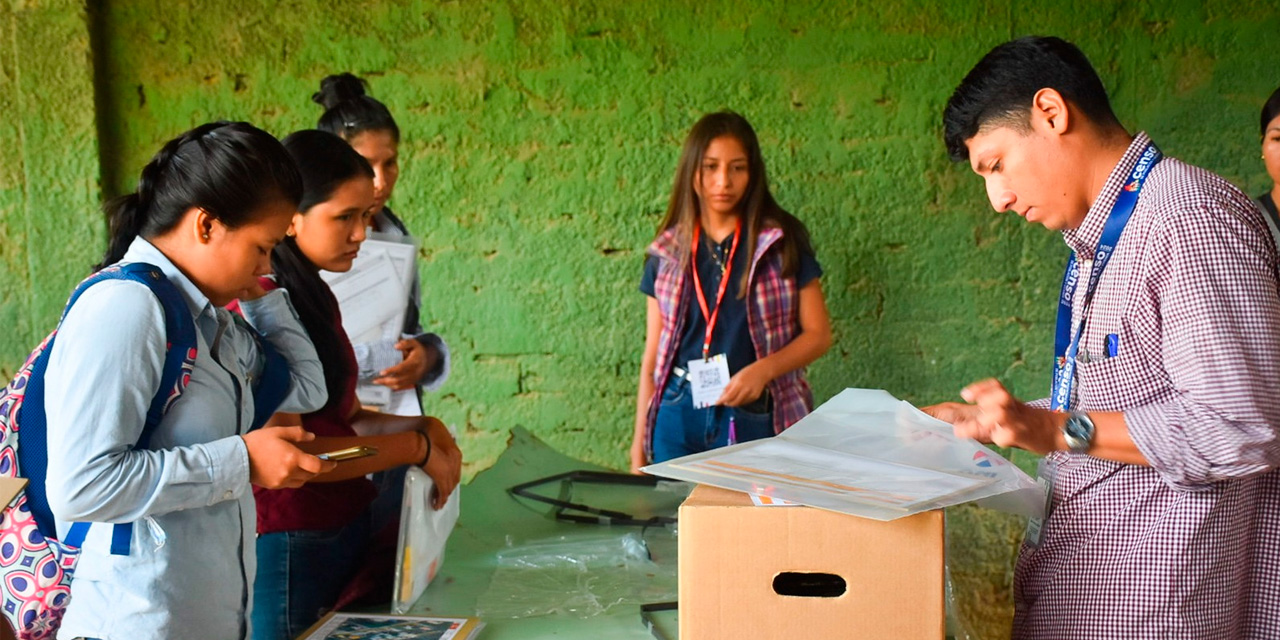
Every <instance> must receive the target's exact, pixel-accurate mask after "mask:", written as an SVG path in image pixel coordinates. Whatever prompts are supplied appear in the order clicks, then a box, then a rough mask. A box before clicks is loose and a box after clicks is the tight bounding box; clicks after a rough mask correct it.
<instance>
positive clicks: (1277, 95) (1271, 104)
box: [1258, 89, 1280, 138]
mask: <svg viewBox="0 0 1280 640" xmlns="http://www.w3.org/2000/svg"><path fill="white" fill-rule="evenodd" d="M1276 116H1280V89H1276V90H1275V91H1272V92H1271V97H1270V98H1267V103H1266V104H1264V105H1262V126H1261V127H1260V128H1259V129H1258V135H1260V136H1262V137H1264V138H1265V137H1267V125H1269V124H1271V121H1272V120H1275V119H1276Z"/></svg>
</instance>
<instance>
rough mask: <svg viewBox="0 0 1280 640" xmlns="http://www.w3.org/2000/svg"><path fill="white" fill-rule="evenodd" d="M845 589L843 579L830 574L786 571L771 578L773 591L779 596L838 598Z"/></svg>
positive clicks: (846, 586)
mask: <svg viewBox="0 0 1280 640" xmlns="http://www.w3.org/2000/svg"><path fill="white" fill-rule="evenodd" d="M847 588H848V585H846V584H845V581H844V578H841V577H840V576H838V575H835V574H832V573H798V572H792V571H786V572H783V573H779V574H778V575H776V576H774V578H773V591H774V592H775V593H777V594H778V595H780V596H795V597H798V598H838V597H840V596H842V595H844V592H845V591H846V590H847Z"/></svg>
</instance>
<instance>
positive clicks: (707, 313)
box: [693, 218, 742, 360]
mask: <svg viewBox="0 0 1280 640" xmlns="http://www.w3.org/2000/svg"><path fill="white" fill-rule="evenodd" d="M701 236H702V225H697V226H695V227H694V228H693V291H694V293H695V294H696V295H697V296H698V306H699V307H701V308H702V317H703V319H705V320H706V321H707V335H706V337H704V338H703V340H702V359H703V360H706V359H707V355H708V354H709V353H711V332H712V331H715V329H716V320H718V319H719V318H720V301H721V300H724V292H725V289H726V288H727V287H728V286H729V276H730V275H731V274H732V273H733V255H734V254H735V253H737V252H738V240H739V239H740V238H742V218H738V225H737V226H736V227H735V228H734V230H733V246H732V247H731V248H730V249H729V260H728V262H726V263H725V269H724V273H722V274H720V290H719V291H718V292H716V308H715V309H711V310H708V309H707V297H706V295H704V294H703V293H702V279H701V278H699V277H698V245H699V244H701V242H699V240H700V239H701Z"/></svg>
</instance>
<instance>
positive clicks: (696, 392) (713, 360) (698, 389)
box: [688, 353, 729, 409]
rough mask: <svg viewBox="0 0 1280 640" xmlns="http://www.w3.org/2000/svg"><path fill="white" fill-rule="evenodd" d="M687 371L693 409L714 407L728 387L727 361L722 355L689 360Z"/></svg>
mask: <svg viewBox="0 0 1280 640" xmlns="http://www.w3.org/2000/svg"><path fill="white" fill-rule="evenodd" d="M688 371H689V386H690V388H691V389H692V390H693V407H694V408H695V409H705V408H706V407H710V406H711V405H714V404H715V403H716V400H719V399H720V396H721V394H723V393H724V388H725V387H727V386H729V359H728V358H727V357H726V356H725V354H723V353H720V354H716V355H714V356H711V357H710V358H706V359H702V358H696V359H694V360H690V361H689V369H688Z"/></svg>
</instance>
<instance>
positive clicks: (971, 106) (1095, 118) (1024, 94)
mask: <svg viewBox="0 0 1280 640" xmlns="http://www.w3.org/2000/svg"><path fill="white" fill-rule="evenodd" d="M1041 89H1054V90H1056V91H1057V92H1058V93H1060V94H1062V97H1063V98H1065V99H1066V100H1067V101H1068V102H1070V103H1071V104H1072V105H1073V106H1075V107H1076V108H1078V109H1080V111H1082V112H1083V113H1084V115H1085V116H1086V117H1088V119H1089V120H1090V121H1092V122H1093V123H1095V124H1097V125H1100V126H1103V127H1110V126H1115V127H1119V126H1120V120H1119V119H1118V118H1116V114H1115V113H1114V112H1113V111H1111V103H1110V101H1108V100H1107V91H1106V89H1104V88H1103V87H1102V80H1100V79H1098V73H1097V72H1096V71H1094V70H1093V65H1091V64H1089V59H1088V58H1086V57H1085V56H1084V53H1083V52H1081V51H1080V49H1078V48H1077V47H1076V46H1075V45H1073V44H1071V43H1070V42H1067V41H1066V40H1063V39H1061V38H1054V37H1046V36H1027V37H1025V38H1019V39H1017V40H1014V41H1012V42H1006V43H1004V44H1002V45H1000V46H998V47H996V48H994V49H992V50H991V52H990V53H988V54H987V55H986V56H983V58H982V60H980V61H979V62H978V64H977V65H975V66H974V67H973V70H971V71H969V75H967V76H965V77H964V80H963V81H962V82H961V83H960V86H959V87H956V90H955V93H952V94H951V99H950V100H948V101H947V108H946V110H944V111H943V113H942V128H943V137H944V139H945V140H946V143H947V153H948V154H950V155H951V159H952V160H953V161H955V162H964V161H966V160H968V159H969V148H968V147H967V146H965V141H966V140H968V139H970V138H972V137H973V136H975V135H977V133H978V131H979V130H981V129H982V128H983V127H986V126H988V125H992V124H999V125H1004V126H1009V127H1013V128H1017V129H1020V130H1025V129H1026V128H1027V127H1028V126H1029V114H1030V111H1031V100H1032V98H1034V97H1035V95H1036V92H1037V91H1039V90H1041Z"/></svg>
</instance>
